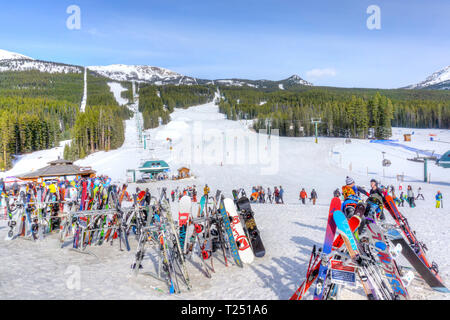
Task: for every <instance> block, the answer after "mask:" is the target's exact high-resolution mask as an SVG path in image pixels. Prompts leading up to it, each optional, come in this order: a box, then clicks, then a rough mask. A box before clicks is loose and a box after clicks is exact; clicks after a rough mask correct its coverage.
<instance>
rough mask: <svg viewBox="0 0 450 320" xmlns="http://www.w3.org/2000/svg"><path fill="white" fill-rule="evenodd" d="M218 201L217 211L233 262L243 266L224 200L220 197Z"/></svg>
mask: <svg viewBox="0 0 450 320" xmlns="http://www.w3.org/2000/svg"><path fill="white" fill-rule="evenodd" d="M218 201H220V204H219V213H220V216H221V218H222V223H223V227H224V228H225V233H226V235H225V237H227V238H228V244H229V246H230V248H229V249H230V251H231V254H232V256H233V259H234V262H235V263H236V265H237V266H239V267H243V265H242V260H241V257H240V255H239V249H238V246H237V244H236V241H235V240H234V235H233V230H232V229H231V223H230V218H229V217H228V214H227V210H226V209H225V205H224V201H225V200H222V199H220V200H218ZM233 205H234V203H233Z"/></svg>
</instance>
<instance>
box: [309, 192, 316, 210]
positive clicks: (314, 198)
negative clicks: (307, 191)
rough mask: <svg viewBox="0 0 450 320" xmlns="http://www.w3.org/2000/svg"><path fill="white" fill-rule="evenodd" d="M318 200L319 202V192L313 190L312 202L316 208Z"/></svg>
mask: <svg viewBox="0 0 450 320" xmlns="http://www.w3.org/2000/svg"><path fill="white" fill-rule="evenodd" d="M316 200H317V192H316V189H314V188H313V189H312V191H311V198H310V201H312V203H313V205H314V206H315V205H316Z"/></svg>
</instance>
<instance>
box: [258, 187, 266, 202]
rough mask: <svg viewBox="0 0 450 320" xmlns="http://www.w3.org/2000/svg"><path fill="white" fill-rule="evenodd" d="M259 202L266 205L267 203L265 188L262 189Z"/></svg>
mask: <svg viewBox="0 0 450 320" xmlns="http://www.w3.org/2000/svg"><path fill="white" fill-rule="evenodd" d="M259 202H260V203H265V202H266V194H265V193H264V188H263V187H261V191H260V195H259Z"/></svg>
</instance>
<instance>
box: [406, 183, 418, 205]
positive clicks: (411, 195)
mask: <svg viewBox="0 0 450 320" xmlns="http://www.w3.org/2000/svg"><path fill="white" fill-rule="evenodd" d="M407 197H408V203H409V206H410V207H411V208H414V207H415V206H416V204H415V203H414V199H415V197H414V191H413V190H412V187H411V186H408V191H407Z"/></svg>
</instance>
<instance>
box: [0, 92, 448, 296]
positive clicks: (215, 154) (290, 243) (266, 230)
mask: <svg viewBox="0 0 450 320" xmlns="http://www.w3.org/2000/svg"><path fill="white" fill-rule="evenodd" d="M119 89H120V88H119ZM116 96H117V95H116ZM119 96H120V94H119ZM130 108H131V109H132V110H135V111H137V104H136V105H131V106H130ZM139 117H141V115H140V114H139V113H137V112H136V114H135V116H134V118H133V119H131V120H128V121H127V122H126V134H125V135H126V138H125V143H124V145H123V146H122V147H121V148H120V149H118V150H113V151H110V152H98V153H96V154H92V155H90V156H88V157H87V158H85V159H83V160H80V161H78V162H77V164H78V165H84V166H92V167H93V168H94V169H95V170H97V171H98V174H108V175H110V176H111V177H112V178H113V179H114V180H115V181H124V180H125V178H126V169H130V168H136V167H137V166H138V165H139V163H140V160H144V159H149V158H151V156H152V155H154V156H156V157H157V158H158V159H161V160H167V162H168V163H169V165H170V167H171V168H172V170H173V171H174V172H176V169H178V168H179V167H181V166H188V167H190V168H191V170H192V173H193V174H194V176H195V177H194V178H192V179H188V180H183V181H164V182H156V183H149V184H145V185H142V184H141V185H138V187H139V188H141V189H143V188H149V189H150V191H151V192H152V193H154V194H156V193H157V190H158V188H160V187H163V186H166V187H168V189H169V190H171V189H173V188H175V187H177V186H180V187H181V188H182V187H183V186H188V185H189V186H190V185H196V186H197V188H198V189H200V190H202V189H203V186H204V185H205V183H207V184H208V185H209V186H210V188H211V190H213V193H214V192H215V190H216V189H217V188H218V189H220V190H223V191H224V193H225V195H226V196H231V190H232V189H234V188H239V187H243V188H245V189H246V191H247V193H249V192H250V188H251V187H252V186H256V185H261V186H264V187H270V188H271V189H273V187H274V186H280V185H281V186H283V188H284V190H285V203H286V204H285V205H275V204H258V205H253V208H254V211H255V212H256V220H257V223H258V226H259V227H260V229H261V236H262V239H263V241H264V244H265V246H266V250H267V253H266V256H265V257H264V258H262V259H255V261H254V263H253V264H251V265H246V266H245V267H244V268H243V269H240V268H238V267H235V266H233V267H225V265H224V263H223V260H222V258H221V257H220V255H215V256H214V265H215V269H216V272H215V273H213V275H212V279H207V278H205V277H204V276H203V274H202V272H201V262H200V260H199V259H200V258H194V260H193V261H190V262H188V270H189V274H190V277H191V282H192V285H193V289H192V290H191V291H190V292H186V291H184V292H183V293H182V294H181V296H180V297H178V296H172V297H169V296H167V295H165V294H161V293H159V292H157V291H156V290H154V287H162V288H164V284H162V283H159V282H158V281H157V280H154V279H153V278H150V277H146V276H142V275H140V276H138V277H137V278H134V277H132V276H131V275H130V270H129V267H130V265H131V262H132V260H133V257H134V252H133V251H131V252H120V251H119V250H118V248H117V244H116V245H115V246H114V247H109V246H106V247H105V246H104V247H100V248H92V249H90V250H91V252H92V253H94V254H95V255H96V257H95V256H93V255H81V254H78V253H75V252H73V251H70V250H69V249H61V248H59V245H58V241H57V239H55V238H53V237H49V238H47V239H45V240H44V241H43V242H41V243H33V242H29V241H26V240H21V239H19V240H16V241H13V242H5V241H3V238H4V235H5V234H6V228H5V227H4V226H3V227H2V226H1V225H0V257H1V261H2V263H1V264H0V298H3V299H17V298H26V299H42V298H44V299H56V298H61V299H96V298H102V299H249V300H252V299H288V298H289V297H290V296H291V295H292V293H293V291H294V290H295V289H296V288H297V286H298V285H299V284H300V282H301V281H303V279H304V277H305V272H306V267H307V264H308V259H309V255H310V252H311V249H312V246H313V245H314V244H315V245H318V246H321V245H322V242H323V238H324V234H325V224H326V218H327V214H328V206H329V202H330V199H331V197H332V193H333V190H335V189H336V188H340V187H341V186H342V185H343V184H344V181H345V177H346V176H347V175H350V176H352V177H353V178H354V179H355V180H356V182H357V184H359V185H362V186H368V184H369V180H370V179H371V178H372V177H377V178H378V179H380V180H381V182H382V183H383V184H394V185H395V186H398V184H399V183H398V182H396V181H395V179H393V177H396V174H397V173H403V172H404V174H405V182H404V183H403V186H404V187H405V186H406V184H411V185H412V186H413V188H414V191H417V188H418V187H419V186H420V187H422V189H423V193H424V196H425V201H421V200H418V201H417V207H416V208H414V209H411V208H406V207H405V208H401V211H402V212H403V213H404V215H405V216H406V217H407V218H408V220H409V222H410V224H411V225H412V226H413V228H414V229H415V230H416V231H417V236H418V237H419V239H421V240H422V241H424V242H425V243H426V244H427V246H428V248H429V252H428V255H429V257H431V259H433V260H434V261H436V262H437V263H438V265H439V267H440V274H441V276H442V278H443V279H445V280H446V281H447V284H448V285H449V284H450V280H449V279H450V263H449V262H450V247H449V246H448V245H447V241H448V239H449V236H450V219H448V209H435V208H434V200H433V199H434V194H435V192H436V191H437V190H440V191H441V192H442V193H443V196H444V199H447V196H448V195H449V194H450V170H445V169H441V168H436V167H435V166H434V164H430V168H429V171H430V172H431V177H432V179H431V181H432V183H431V184H427V183H423V182H421V180H422V179H423V173H422V171H421V170H423V168H422V167H423V165H422V167H421V164H416V163H413V162H410V161H408V160H406V158H407V157H411V154H410V153H409V152H408V151H406V150H405V149H403V148H398V147H391V146H385V145H381V144H373V143H369V142H368V141H359V140H353V141H352V143H351V144H345V139H331V138H319V144H315V143H314V139H313V138H277V137H275V136H272V137H271V138H270V140H269V139H267V136H266V135H263V134H261V135H259V134H257V133H255V132H252V131H251V130H249V129H248V127H247V126H246V123H245V121H230V120H226V119H225V117H224V115H222V114H220V113H219V112H218V107H217V106H216V105H215V104H214V103H207V104H205V105H201V106H197V107H192V108H189V109H187V110H175V112H174V113H173V114H172V121H171V122H170V123H168V124H167V125H165V126H160V127H159V128H156V129H151V130H148V131H147V133H148V134H149V135H150V141H151V147H152V149H154V150H153V151H152V152H151V151H149V150H143V149H142V147H141V145H140V144H139V143H138V141H137V140H138V139H137V134H138V132H137V128H136V121H137V120H138V118H139ZM410 131H415V134H414V136H413V140H412V142H410V143H409V144H408V145H409V146H413V147H416V148H418V149H427V150H436V153H441V154H442V153H443V152H444V151H445V149H446V148H448V145H447V144H446V143H445V142H448V141H450V131H448V130H434V131H433V130H408V129H394V138H395V139H397V138H398V137H400V136H401V135H402V134H403V133H404V132H410ZM429 133H436V134H437V137H436V138H437V139H439V140H440V141H441V142H431V141H429V137H428V136H427V135H428V134H429ZM167 138H170V139H171V140H172V150H170V144H169V142H168V140H167ZM234 143H236V146H238V147H236V148H232V147H230V146H231V145H232V144H234ZM399 143H402V142H399ZM255 146H256V147H255ZM381 151H385V152H386V155H385V157H386V158H388V159H390V160H391V161H392V166H391V167H389V168H388V169H386V170H385V176H386V177H387V178H384V177H383V172H382V167H381V160H382V154H381ZM45 153H46V151H42V152H41V157H43V155H44V154H45ZM47 153H48V154H49V155H48V156H47V157H51V155H53V154H54V153H55V151H47ZM412 156H415V155H414V154H413V155H412ZM30 157H31V155H30ZM30 157H29V158H30ZM30 159H31V158H30ZM52 160H54V159H52ZM350 163H351V167H352V168H351V170H350V168H349V167H350ZM30 165H31V163H29V162H27V163H25V162H23V163H20V162H18V163H17V164H16V166H15V168H14V169H13V170H16V171H20V170H21V169H19V168H18V167H22V169H23V168H24V167H25V166H27V167H29V166H30ZM33 166H36V164H33ZM368 166H369V174H368V173H367V167H368ZM25 171H26V170H25ZM9 175H10V174H8V176H9ZM130 187H131V188H133V187H136V185H132V186H130ZM303 187H304V188H306V189H307V191H308V192H310V191H311V189H312V188H315V189H316V190H317V193H318V195H319V201H318V204H317V205H316V206H312V205H311V204H309V203H308V204H307V205H300V204H299V201H298V194H299V191H300V190H301V188H303ZM194 210H195V209H194ZM172 211H173V213H174V217H176V212H177V204H176V203H174V204H172ZM132 245H133V246H134V245H135V243H134V241H133V242H132ZM144 268H145V270H152V268H154V263H153V261H152V258H151V256H148V257H147V259H146V260H145V261H144ZM18 270H20V275H21V276H20V277H17V272H18ZM74 270H75V271H77V270H78V271H79V272H80V276H81V284H80V287H79V290H78V289H77V288H75V289H73V287H72V286H71V285H70V279H71V275H72V274H73V272H74ZM70 288H72V289H70ZM410 294H411V295H412V297H413V298H414V299H448V298H449V296H448V295H444V294H440V293H437V292H432V291H430V290H428V289H427V288H426V287H422V286H415V285H414V286H413V287H411V288H410ZM343 298H347V299H363V298H364V297H363V295H362V290H361V289H358V290H356V291H355V292H350V291H344V292H343Z"/></svg>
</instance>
